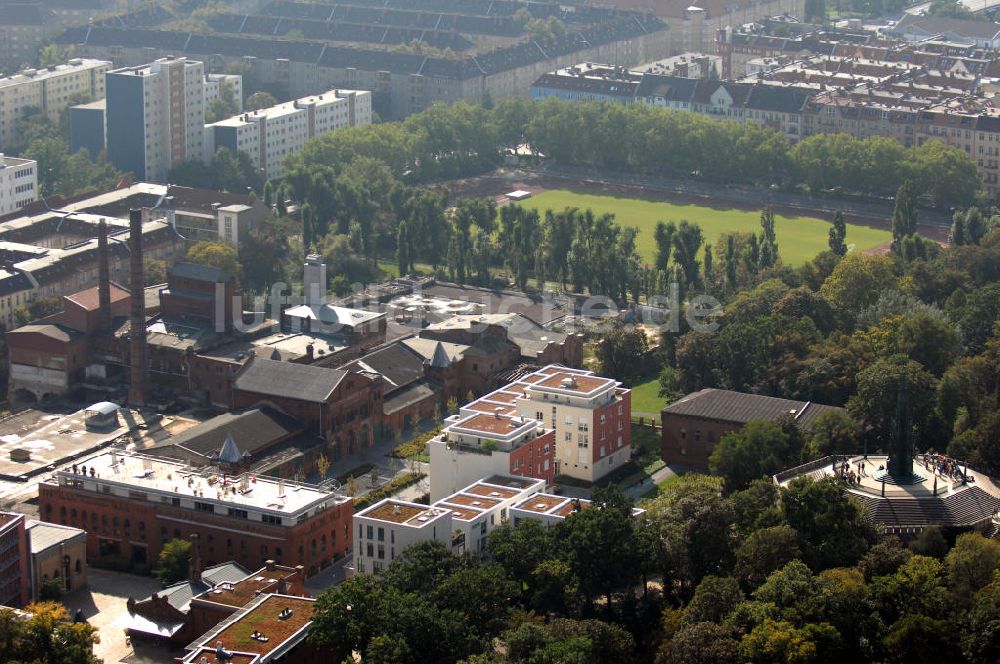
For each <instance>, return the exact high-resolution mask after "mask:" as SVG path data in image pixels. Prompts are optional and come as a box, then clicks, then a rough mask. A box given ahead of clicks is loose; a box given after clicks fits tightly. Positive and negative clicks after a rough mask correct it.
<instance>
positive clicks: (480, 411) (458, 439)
mask: <svg viewBox="0 0 1000 664" xmlns="http://www.w3.org/2000/svg"><path fill="white" fill-rule="evenodd" d="M516 399H517V395H516V394H512V393H508V392H505V391H499V392H494V393H492V394H491V395H488V396H487V397H484V398H483V399H480V400H478V401H474V402H472V403H471V404H469V405H467V406H465V407H464V408H462V410H461V411H460V412H459V414H457V415H453V416H451V417H449V418H448V419H447V420H445V427H444V431H443V432H442V433H441V434H440V435H438V436H436V437H435V438H433V439H432V440H431V441H430V442H429V443H428V449H429V451H430V459H431V473H430V475H431V491H430V493H431V500H439V499H441V498H443V497H444V496H447V495H448V494H450V493H453V492H455V491H457V490H458V489H459V488H460V487H463V486H467V485H468V484H469V483H470V482H473V481H475V479H476V478H477V477H484V476H487V475H492V474H503V475H517V476H521V477H531V478H538V479H542V480H544V481H545V482H547V483H551V482H552V481H553V480H554V479H555V476H556V464H555V452H556V445H555V436H554V433H553V431H552V430H551V429H546V428H545V426H544V425H543V424H542V423H541V422H540V421H538V420H536V419H535V418H534V417H520V416H518V414H517V410H516V409H515V408H514V407H513V406H512V403H513V401H514V400H516ZM502 401H506V403H501V402H502Z"/></svg>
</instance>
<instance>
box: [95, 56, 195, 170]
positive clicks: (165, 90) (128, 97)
mask: <svg viewBox="0 0 1000 664" xmlns="http://www.w3.org/2000/svg"><path fill="white" fill-rule="evenodd" d="M205 88H206V85H205V66H204V64H202V63H201V62H199V61H197V60H188V59H184V58H161V59H159V60H156V61H154V62H152V63H151V64H146V65H140V66H138V67H125V68H122V69H115V70H112V71H109V72H108V73H107V81H106V89H107V100H108V103H107V123H108V131H107V136H108V159H109V160H110V161H111V163H112V164H114V165H115V166H116V167H117V168H120V169H121V170H123V171H127V172H131V173H133V174H134V175H135V176H136V178H138V179H140V180H150V181H154V182H158V181H163V180H165V179H166V176H167V171H169V170H170V168H171V167H173V166H175V165H177V164H179V163H181V162H183V161H186V160H190V159H199V160H200V159H201V158H202V156H203V154H204V126H205V105H206V101H205Z"/></svg>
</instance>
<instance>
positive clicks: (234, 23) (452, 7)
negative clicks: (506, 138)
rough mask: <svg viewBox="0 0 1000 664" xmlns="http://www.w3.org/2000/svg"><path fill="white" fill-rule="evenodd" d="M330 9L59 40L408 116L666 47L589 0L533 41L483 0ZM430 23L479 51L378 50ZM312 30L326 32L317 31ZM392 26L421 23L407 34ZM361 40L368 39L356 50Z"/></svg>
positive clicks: (662, 31) (654, 29)
mask: <svg viewBox="0 0 1000 664" xmlns="http://www.w3.org/2000/svg"><path fill="white" fill-rule="evenodd" d="M802 1H803V0H771V2H768V3H764V4H767V5H774V4H776V3H778V4H780V3H796V2H802ZM525 6H526V7H528V5H525ZM335 7H336V5H333V4H322V3H317V4H316V6H315V8H314V10H315V12H316V16H315V18H314V19H311V20H308V21H307V22H308V23H309V25H302V26H301V27H302V30H303V33H304V34H312V35H315V36H311V37H310V39H309V40H308V41H306V40H290V39H287V38H286V37H282V38H281V39H277V38H275V37H274V35H278V34H283V33H284V32H285V31H287V28H284V29H283V28H281V26H287V25H293V24H296V22H297V21H300V20H301V19H302V15H301V13H299V14H296V13H295V12H298V11H299V8H298V7H297V5H294V3H288V4H282V3H271V4H270V5H269V6H268V12H269V13H270V14H271V15H270V16H267V17H262V16H256V17H245V16H240V15H225V16H220V17H218V18H217V19H216V20H213V27H214V28H215V29H216V30H217V32H216V33H214V34H211V35H201V34H193V33H187V32H178V31H170V30H152V29H144V28H141V27H139V28H137V27H127V28H123V27H118V26H112V25H100V26H87V27H79V28H70V29H69V30H67V31H65V32H64V33H63V34H62V35H60V36H59V37H58V39H57V41H58V42H59V43H60V44H67V45H68V44H73V45H74V47H75V48H76V49H77V50H76V52H77V53H80V54H84V55H88V56H91V57H94V56H95V55H97V54H104V55H105V56H106V57H108V58H109V59H111V60H112V61H113V62H115V64H116V65H118V66H124V65H128V64H139V63H142V62H148V60H149V58H150V57H153V56H154V55H160V56H162V55H168V54H174V55H183V56H184V57H189V58H195V59H200V60H203V61H204V62H206V63H207V64H208V65H209V67H210V69H211V70H212V71H222V70H224V69H225V68H226V67H227V66H228V65H230V64H233V63H240V64H241V65H243V66H249V67H250V68H252V73H253V74H254V75H255V76H256V77H257V78H258V80H260V81H261V82H262V83H264V84H266V85H269V86H272V85H273V86H275V87H276V88H278V89H281V90H284V91H287V94H288V96H289V97H302V96H305V95H309V94H314V93H315V92H316V91H317V90H325V89H329V88H332V87H334V86H337V87H345V88H348V89H353V90H370V91H372V93H373V98H374V100H375V101H377V105H376V110H377V111H378V113H379V115H380V116H381V117H382V118H383V119H400V118H404V117H406V116H407V115H409V114H411V113H414V112H418V111H421V110H423V109H425V108H427V107H429V106H431V105H432V104H434V103H435V102H444V103H453V102H456V101H459V100H464V101H468V102H471V103H480V102H482V101H483V100H484V99H485V98H491V99H494V100H499V99H503V98H505V97H512V96H526V95H527V93H528V88H529V87H530V85H531V83H532V82H533V81H534V80H536V79H537V78H538V77H539V76H541V75H542V74H543V73H545V72H547V71H551V70H552V69H555V68H557V67H565V66H569V65H572V64H575V63H577V62H580V61H582V60H593V61H598V62H602V61H603V62H608V61H610V62H614V63H615V64H621V65H626V66H628V65H635V64H638V63H640V62H649V61H652V60H656V59H658V58H662V57H665V56H666V55H668V49H669V44H668V35H669V34H670V32H668V31H667V29H666V24H665V22H664V21H663V20H661V19H659V18H657V17H655V16H653V15H651V14H648V13H644V12H626V11H621V10H615V9H608V8H603V7H597V6H588V7H584V6H574V7H573V8H572V10H567V11H563V12H561V13H560V14H559V18H560V19H561V20H563V21H564V22H565V23H566V24H567V25H568V26H569V27H568V29H567V31H566V34H565V35H563V36H561V37H558V38H555V39H552V40H543V41H535V40H533V39H530V36H529V35H528V34H526V33H525V31H524V29H523V26H522V25H519V24H517V22H516V21H515V20H514V19H513V17H511V16H501V15H497V14H496V12H495V11H493V12H491V10H490V9H489V5H488V3H486V4H476V3H471V4H470V3H468V2H461V1H460V0H445V1H444V2H439V3H437V4H436V6H435V8H433V9H429V8H405V9H404V8H394V9H393V11H392V15H391V16H378V17H375V16H373V17H372V21H373V22H372V23H370V24H365V25H362V26H353V27H348V26H346V25H344V24H343V23H342V22H341V21H340V20H339V19H337V18H333V19H331V18H330V17H331V16H333V15H334V14H335V12H334V9H335ZM311 11H313V10H312V9H311V10H310V12H311ZM285 14H287V16H285ZM387 21H388V23H387ZM428 22H430V25H434V24H439V25H440V26H441V28H440V29H441V30H443V29H444V28H445V26H447V29H448V30H449V31H454V32H450V33H448V34H447V35H445V36H446V37H448V36H450V37H455V36H456V35H455V33H456V32H457V33H467V34H470V35H475V37H476V38H475V41H476V43H477V44H481V47H480V48H479V49H478V52H461V49H459V52H460V55H459V56H458V57H454V58H451V57H449V58H445V57H433V56H431V57H428V56H427V55H424V54H418V53H399V52H391V51H386V50H384V49H385V46H386V45H388V44H391V43H394V42H393V38H394V37H396V38H398V37H399V35H401V34H403V33H404V32H405V33H406V37H405V38H404V40H401V41H396V42H395V43H409V42H410V40H411V39H413V38H418V39H427V40H430V39H433V38H434V36H432V35H431V34H430V33H431V31H430V30H427V29H426V27H427V25H428ZM321 23H326V24H328V25H318V24H321ZM393 24H394V25H393ZM330 25H333V26H334V27H335V28H337V39H336V40H331V33H330V32H329V30H328V27H329V26H330ZM316 27H319V28H320V30H322V31H325V32H324V33H323V34H322V35H321V34H319V33H315V32H313V30H314V29H315V28H316ZM400 27H405V28H418V30H415V31H411V32H406V31H400V30H399V29H398V28H400ZM343 28H346V29H343ZM458 36H460V37H462V39H460V40H458V41H464V42H465V44H466V48H471V47H472V46H473V40H471V39H470V40H465V38H464V36H462V35H458ZM359 40H361V41H370V42H372V43H373V46H372V47H370V48H365V47H364V46H359ZM453 41H454V40H453ZM455 45H456V46H457V44H455Z"/></svg>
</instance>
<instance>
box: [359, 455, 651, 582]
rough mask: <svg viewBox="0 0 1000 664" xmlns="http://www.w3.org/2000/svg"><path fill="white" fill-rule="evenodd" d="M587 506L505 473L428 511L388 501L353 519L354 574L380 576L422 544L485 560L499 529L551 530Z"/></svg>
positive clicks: (536, 482) (586, 502) (538, 483)
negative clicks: (526, 525) (524, 524)
mask: <svg viewBox="0 0 1000 664" xmlns="http://www.w3.org/2000/svg"><path fill="white" fill-rule="evenodd" d="M590 506H591V502H590V501H589V500H580V499H576V498H568V497H566V496H557V495H554V494H551V493H545V482H544V481H542V480H533V479H530V478H526V477H512V476H509V475H503V474H498V475H489V476H486V477H483V478H482V479H481V480H478V481H475V482H473V483H472V484H470V485H468V486H466V487H464V488H463V489H461V490H460V491H456V492H454V493H452V494H451V495H448V496H445V497H444V498H442V499H440V500H438V501H435V502H433V503H432V504H431V505H430V506H427V505H421V504H419V503H411V502H407V501H403V500H396V499H393V498H387V499H385V500H383V501H382V502H380V503H377V504H375V505H373V506H371V507H369V508H368V509H366V510H363V511H361V512H358V513H357V514H355V515H354V570H353V571H354V572H355V573H358V574H365V573H367V574H378V573H379V572H381V571H382V570H383V569H385V568H386V567H387V566H389V565H390V564H391V563H392V561H393V560H395V559H396V557H397V556H398V555H399V554H400V553H402V551H403V550H404V549H406V548H407V547H408V546H412V545H414V544H417V543H420V542H426V541H438V542H441V543H442V544H444V545H445V547H447V548H448V549H450V550H451V551H452V552H454V553H456V554H462V553H466V552H468V553H471V554H474V555H477V556H486V555H488V553H489V552H488V550H487V540H488V538H489V535H490V533H491V532H493V530H494V529H495V528H497V527H499V526H502V525H504V524H508V523H512V524H514V525H515V526H516V525H517V524H519V523H520V522H521V521H524V520H526V519H532V520H535V521H540V522H541V523H542V524H543V525H545V526H551V525H554V524H556V523H559V522H560V521H563V520H565V519H566V518H567V517H569V516H570V515H572V514H573V513H574V512H578V511H580V510H583V509H587V508H588V507H590ZM641 513H642V510H639V509H633V510H632V514H633V515H637V514H641Z"/></svg>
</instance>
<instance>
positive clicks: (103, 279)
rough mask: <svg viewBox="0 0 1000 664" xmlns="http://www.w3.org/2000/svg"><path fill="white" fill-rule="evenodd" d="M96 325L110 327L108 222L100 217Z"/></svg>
mask: <svg viewBox="0 0 1000 664" xmlns="http://www.w3.org/2000/svg"><path fill="white" fill-rule="evenodd" d="M97 301H98V320H97V327H98V329H101V330H107V329H110V328H111V275H110V268H109V267H108V224H107V222H106V221H104V219H101V220H100V222H98V224H97Z"/></svg>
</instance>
